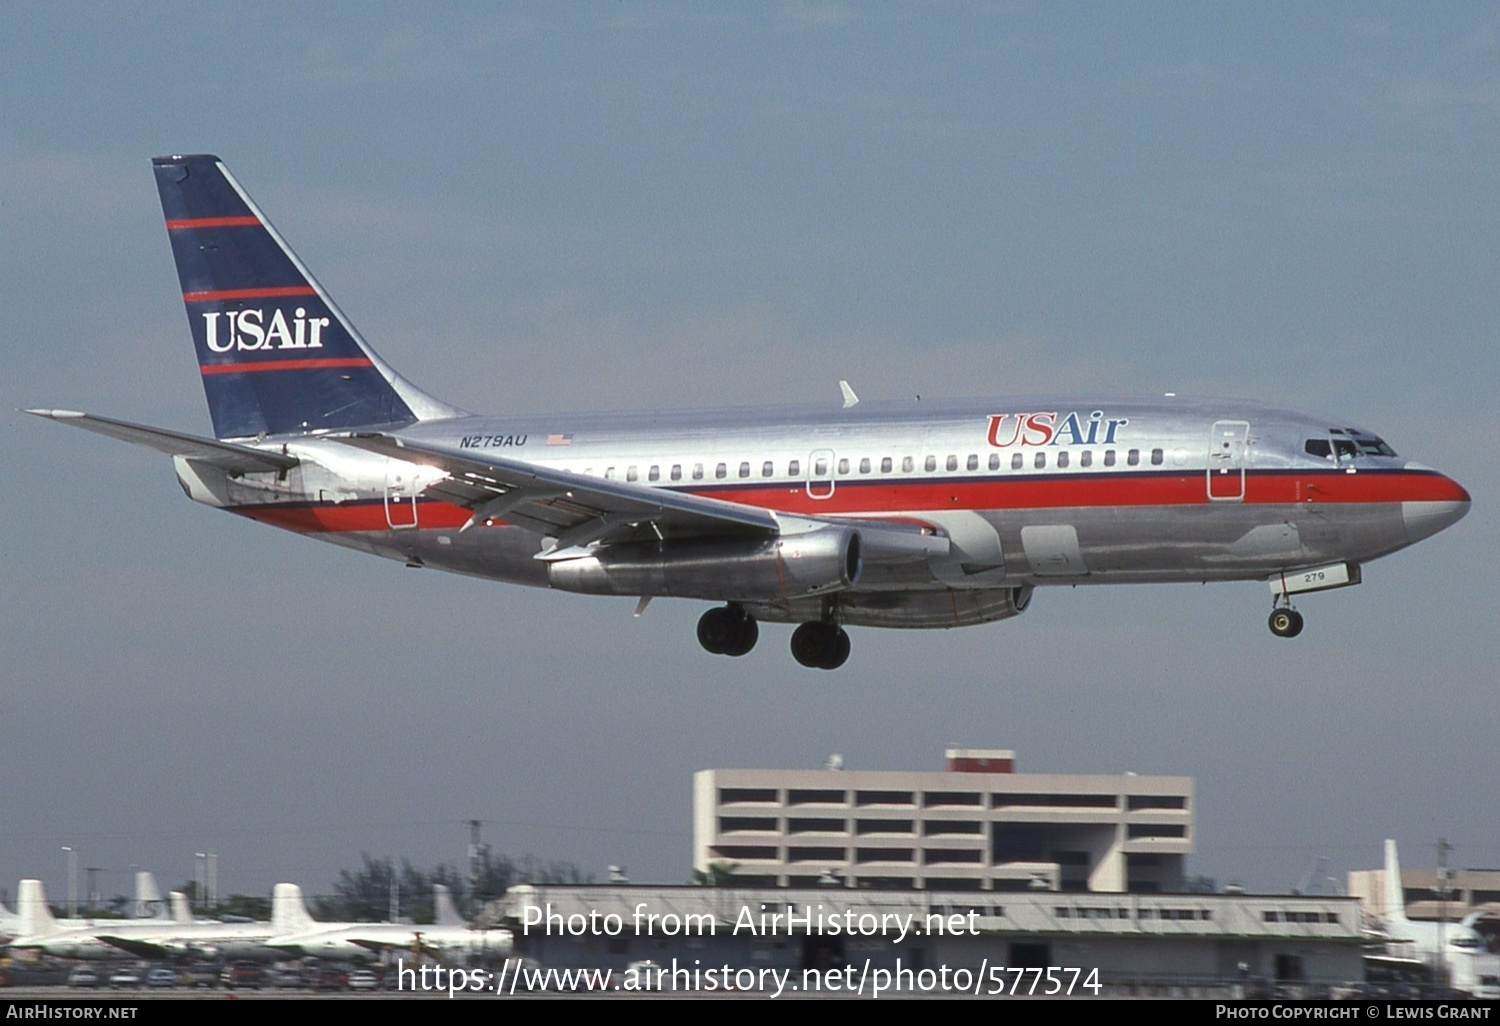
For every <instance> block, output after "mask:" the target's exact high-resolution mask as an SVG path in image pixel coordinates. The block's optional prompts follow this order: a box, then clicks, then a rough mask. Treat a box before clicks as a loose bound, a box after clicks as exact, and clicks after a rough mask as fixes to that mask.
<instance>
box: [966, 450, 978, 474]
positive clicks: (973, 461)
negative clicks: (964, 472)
mask: <svg viewBox="0 0 1500 1026" xmlns="http://www.w3.org/2000/svg"><path fill="white" fill-rule="evenodd" d="M968 466H969V469H970V470H978V469H979V457H978V456H976V455H974V454H973V453H972V452H971V453H969V464H968Z"/></svg>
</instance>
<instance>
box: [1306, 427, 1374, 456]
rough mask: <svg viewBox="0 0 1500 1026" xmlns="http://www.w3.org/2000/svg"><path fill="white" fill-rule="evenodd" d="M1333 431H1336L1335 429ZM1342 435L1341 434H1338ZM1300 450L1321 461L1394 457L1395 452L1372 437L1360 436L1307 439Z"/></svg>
mask: <svg viewBox="0 0 1500 1026" xmlns="http://www.w3.org/2000/svg"><path fill="white" fill-rule="evenodd" d="M1333 430H1335V431H1338V429H1337V428H1334V429H1333ZM1339 433H1340V434H1342V433H1343V432H1339ZM1302 448H1303V449H1304V450H1305V451H1306V452H1307V453H1308V454H1309V455H1312V456H1317V457H1319V458H1321V459H1325V460H1326V459H1333V458H1335V457H1337V458H1338V459H1340V460H1352V459H1354V457H1356V456H1394V455H1396V450H1394V449H1392V448H1391V447H1390V446H1389V445H1386V444H1385V442H1383V441H1382V440H1381V439H1379V438H1376V437H1375V436H1374V435H1361V436H1359V437H1358V438H1352V439H1351V438H1333V439H1328V438H1309V439H1308V440H1307V441H1306V442H1305V443H1304V444H1303V446H1302Z"/></svg>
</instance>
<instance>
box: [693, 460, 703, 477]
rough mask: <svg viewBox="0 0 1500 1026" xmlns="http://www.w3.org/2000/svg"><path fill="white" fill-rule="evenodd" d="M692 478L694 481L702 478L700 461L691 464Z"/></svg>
mask: <svg viewBox="0 0 1500 1026" xmlns="http://www.w3.org/2000/svg"><path fill="white" fill-rule="evenodd" d="M693 480H694V481H702V480H703V464H701V463H694V464H693Z"/></svg>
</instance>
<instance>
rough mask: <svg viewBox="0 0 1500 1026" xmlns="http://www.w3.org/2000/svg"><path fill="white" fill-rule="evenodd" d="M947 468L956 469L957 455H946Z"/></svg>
mask: <svg viewBox="0 0 1500 1026" xmlns="http://www.w3.org/2000/svg"><path fill="white" fill-rule="evenodd" d="M948 469H949V470H957V469H958V457H957V456H949V457H948Z"/></svg>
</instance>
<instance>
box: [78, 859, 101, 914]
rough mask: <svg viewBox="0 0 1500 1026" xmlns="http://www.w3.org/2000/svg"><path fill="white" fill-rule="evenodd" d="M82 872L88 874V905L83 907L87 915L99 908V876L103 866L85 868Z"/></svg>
mask: <svg viewBox="0 0 1500 1026" xmlns="http://www.w3.org/2000/svg"><path fill="white" fill-rule="evenodd" d="M83 871H84V872H85V873H87V874H88V880H89V884H88V888H87V891H88V904H87V905H86V906H85V907H86V908H87V909H88V910H89V914H90V915H93V914H94V910H95V909H97V908H98V907H99V874H100V873H102V872H104V867H103V866H85V867H84V869H83Z"/></svg>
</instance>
